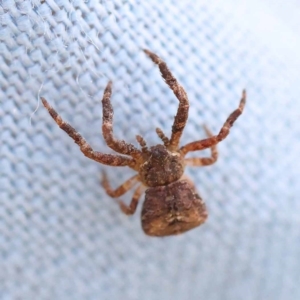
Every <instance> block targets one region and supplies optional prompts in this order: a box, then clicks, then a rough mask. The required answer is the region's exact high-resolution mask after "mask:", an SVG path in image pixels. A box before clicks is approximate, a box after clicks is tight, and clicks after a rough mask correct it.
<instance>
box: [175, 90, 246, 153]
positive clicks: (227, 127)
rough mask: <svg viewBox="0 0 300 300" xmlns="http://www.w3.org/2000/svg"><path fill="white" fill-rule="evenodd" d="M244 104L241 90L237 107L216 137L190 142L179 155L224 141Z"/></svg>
mask: <svg viewBox="0 0 300 300" xmlns="http://www.w3.org/2000/svg"><path fill="white" fill-rule="evenodd" d="M245 103H246V91H245V90H243V93H242V98H241V100H240V104H239V107H238V108H237V109H236V110H235V111H233V112H232V113H231V114H230V115H229V117H228V118H227V120H226V121H225V123H224V125H223V126H222V128H221V130H220V132H219V133H218V134H217V135H214V136H212V137H209V138H207V139H204V140H200V141H196V142H192V143H189V144H187V145H185V146H183V147H181V148H180V153H181V154H182V155H183V156H184V155H186V154H187V153H188V152H191V151H197V150H203V149H206V148H210V147H213V146H215V145H216V144H218V143H219V142H221V141H222V140H224V139H225V138H226V137H227V136H228V134H229V130H230V128H231V127H232V125H233V123H234V122H235V121H236V119H237V118H238V117H239V116H240V115H241V114H242V112H243V109H244V106H245Z"/></svg>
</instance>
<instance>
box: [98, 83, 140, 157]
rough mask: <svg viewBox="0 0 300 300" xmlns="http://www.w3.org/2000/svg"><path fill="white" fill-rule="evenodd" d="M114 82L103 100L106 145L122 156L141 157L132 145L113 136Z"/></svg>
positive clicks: (103, 129) (110, 84) (106, 91)
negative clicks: (112, 93) (111, 98)
mask: <svg viewBox="0 0 300 300" xmlns="http://www.w3.org/2000/svg"><path fill="white" fill-rule="evenodd" d="M111 86H112V82H111V81H109V82H108V84H107V86H106V88H105V91H104V94H103V98H102V110H103V117H102V134H103V137H104V139H105V141H106V144H107V146H108V147H110V148H111V149H113V150H115V151H116V152H119V153H121V154H126V155H131V156H139V155H140V151H139V150H138V149H137V148H136V147H134V146H133V145H132V144H129V143H126V142H125V141H123V140H118V139H116V138H115V137H114V135H113V115H114V111H113V108H112V105H111V102H110V97H111V91H112V89H111Z"/></svg>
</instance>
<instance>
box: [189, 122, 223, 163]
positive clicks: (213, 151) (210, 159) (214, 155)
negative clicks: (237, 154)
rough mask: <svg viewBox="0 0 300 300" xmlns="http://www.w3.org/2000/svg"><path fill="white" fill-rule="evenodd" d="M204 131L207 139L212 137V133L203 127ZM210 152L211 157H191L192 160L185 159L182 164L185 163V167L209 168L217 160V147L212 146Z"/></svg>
mask: <svg viewBox="0 0 300 300" xmlns="http://www.w3.org/2000/svg"><path fill="white" fill-rule="evenodd" d="M204 130H205V132H206V135H207V136H208V137H212V136H213V134H212V132H211V131H210V130H209V129H208V128H207V127H206V126H204ZM210 151H211V157H192V158H186V159H185V160H184V162H185V164H186V165H187V166H197V167H199V166H209V165H212V164H213V163H215V162H216V161H217V159H218V150H217V146H216V145H214V146H212V147H210Z"/></svg>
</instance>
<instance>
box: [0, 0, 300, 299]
mask: <svg viewBox="0 0 300 300" xmlns="http://www.w3.org/2000/svg"><path fill="white" fill-rule="evenodd" d="M41 2H43V3H41ZM299 15H300V5H299V2H298V1H296V0H294V1H293V0H292V1H288V3H287V2H286V1H283V0H277V1H271V0H265V1H258V0H254V1H253V0H251V1H250V0H248V1H243V2H239V4H237V2H236V1H233V0H228V1H226V4H225V2H224V1H221V0H219V1H209V2H207V1H202V0H201V1H171V0H165V1H156V0H154V1H140V2H139V1H125V0H123V1H122V0H114V1H99V0H91V1H66V0H59V1H26V0H25V1H20V0H19V1H8V0H7V1H0V87H1V88H0V299H5V300H7V299H51V300H52V299H63V300H67V299H72V300H75V299H101V300H105V299H133V300H134V299H136V300H140V299H144V300H148V299H163V300H168V299H172V300H177V299H181V300H182V299H190V300H198V299H207V300H219V299H222V300H240V299H245V300H256V299H272V300H277V299H278V300H289V299H290V300H295V299H300V285H299V282H300V259H299V253H300V201H299V200H300V199H299V197H300V184H299V179H300V171H299V170H300V160H299V154H300V101H299V95H300V84H299V80H300V79H299V78H300V76H299V70H300V35H299V28H300V21H299ZM142 48H148V49H150V50H152V51H153V52H155V53H157V54H158V55H160V56H161V57H162V58H163V59H164V60H165V61H166V62H167V64H168V66H169V67H170V69H171V70H172V72H173V74H174V75H175V76H176V77H177V78H178V80H179V81H180V82H181V84H182V85H183V86H184V87H185V89H186V91H187V93H188V95H189V99H190V107H191V108H190V117H189V122H188V125H187V127H186V130H185V133H184V136H183V138H182V144H184V143H187V142H190V141H193V140H197V139H200V138H203V137H204V136H205V135H204V131H203V129H202V124H204V123H205V124H206V125H207V126H208V127H209V128H210V129H211V130H212V131H213V132H214V133H217V132H218V130H219V129H220V128H221V126H222V124H223V122H224V121H225V119H226V118H227V116H228V115H229V113H230V112H231V111H233V110H234V109H235V108H236V107H237V106H238V102H239V99H240V96H241V92H242V89H243V88H246V89H247V92H248V99H247V104H246V107H245V111H244V114H243V115H242V116H241V117H240V118H239V119H238V121H237V122H236V124H235V125H234V127H233V128H232V131H231V133H230V135H229V136H228V138H226V140H224V141H223V142H222V143H221V144H220V145H219V146H218V149H219V154H220V155H219V160H218V162H217V163H216V164H215V165H213V166H211V167H207V168H189V169H188V170H187V174H189V176H190V177H191V178H192V179H193V181H194V182H195V184H196V187H197V189H198V191H199V193H200V194H201V195H202V197H203V199H204V200H205V201H206V203H207V206H208V210H209V218H208V221H207V223H206V224H205V225H203V226H202V227H199V228H197V229H195V230H193V231H190V232H188V233H186V234H184V235H182V236H178V237H170V238H163V239H156V238H150V237H147V236H145V235H144V234H143V232H142V229H141V226H140V207H141V206H139V208H138V212H137V213H136V214H135V215H134V216H132V217H127V216H125V215H123V214H121V212H120V210H119V208H118V206H117V204H116V203H115V202H114V201H113V200H112V199H110V198H109V197H108V196H107V195H106V194H105V193H104V191H103V189H102V187H101V186H100V184H99V182H100V174H101V171H102V170H104V169H105V170H106V171H107V173H108V176H109V178H110V181H111V184H112V185H113V186H114V187H117V186H118V185H119V184H121V183H122V182H123V181H124V180H125V179H127V178H128V177H129V176H131V175H132V174H133V172H132V171H130V170H128V169H127V168H115V169H114V168H109V167H105V166H101V165H99V164H97V163H96V162H93V161H91V160H88V159H87V158H85V157H84V156H83V155H82V153H81V152H80V151H79V149H78V147H77V146H76V145H75V144H74V143H73V141H72V140H71V139H70V138H69V137H68V136H67V135H66V134H65V133H64V132H63V131H62V130H60V129H59V128H58V126H57V125H56V124H55V123H54V121H53V120H52V119H51V118H50V116H49V115H48V113H47V112H46V110H45V109H44V108H43V107H42V106H41V103H40V102H39V96H43V97H45V98H46V99H47V100H48V101H49V103H51V105H53V106H54V107H55V108H56V110H57V111H58V112H59V113H60V114H61V115H62V117H63V118H64V119H65V120H67V121H69V122H70V123H71V124H72V125H73V126H74V127H75V128H76V129H77V130H78V131H79V132H80V133H82V135H83V136H84V137H85V138H86V139H87V140H88V142H89V143H90V144H91V145H92V146H93V147H94V148H95V149H97V150H99V151H103V152H108V153H111V151H110V150H109V149H108V147H107V146H105V144H104V140H103V138H102V137H101V118H102V112H101V103H100V100H101V97H102V94H103V90H104V88H105V85H106V83H107V81H108V80H109V79H111V80H113V97H112V104H113V107H114V110H115V114H114V118H115V122H114V125H115V127H114V129H115V134H116V136H117V137H119V138H122V139H125V140H126V141H129V142H133V143H134V142H135V135H136V134H142V135H143V136H144V137H145V138H146V140H147V142H148V144H149V145H151V144H155V143H157V142H159V140H158V138H157V137H156V134H155V128H156V127H161V128H162V129H163V131H164V132H165V133H166V134H168V135H169V134H170V131H171V125H172V120H173V116H174V114H175V112H176V109H177V104H178V102H177V99H176V98H175V97H174V95H173V94H172V92H171V91H170V90H169V89H168V87H167V86H166V84H165V83H164V82H163V80H162V78H161V76H160V74H159V71H158V69H157V67H156V66H154V65H153V63H152V62H151V61H150V60H149V59H148V58H147V57H146V56H145V54H144V53H143V52H142V51H141V49H142ZM208 153H209V152H206V151H204V152H203V153H194V154H193V155H194V156H205V155H208ZM131 195H132V193H130V192H129V193H128V194H126V195H125V196H124V197H122V199H123V200H124V201H127V202H129V201H130V197H131ZM141 201H142V199H141Z"/></svg>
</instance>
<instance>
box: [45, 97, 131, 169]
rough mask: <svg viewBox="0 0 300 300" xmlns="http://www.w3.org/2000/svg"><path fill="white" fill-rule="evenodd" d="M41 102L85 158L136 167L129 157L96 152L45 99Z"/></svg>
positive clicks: (103, 162) (107, 163)
mask: <svg viewBox="0 0 300 300" xmlns="http://www.w3.org/2000/svg"><path fill="white" fill-rule="evenodd" d="M41 100H42V102H43V105H44V106H45V108H46V109H47V110H48V112H49V114H50V115H51V117H52V118H53V119H54V121H55V122H56V123H57V125H58V126H59V127H60V128H61V129H62V130H64V131H65V132H66V133H67V134H68V135H69V136H70V137H71V138H72V139H73V140H74V142H75V143H76V144H77V145H78V146H79V147H80V150H81V152H82V153H83V154H84V155H85V156H87V157H88V158H90V159H93V160H95V161H97V162H99V163H101V164H104V165H109V166H129V167H134V165H135V163H134V160H133V159H131V158H129V157H125V156H121V155H113V154H104V153H101V152H98V151H94V150H93V149H92V147H91V146H90V145H89V144H88V143H87V142H86V140H85V139H84V138H83V137H82V136H81V135H80V134H79V133H78V132H77V131H76V130H75V129H74V128H73V127H72V126H71V125H70V124H68V123H67V122H65V121H64V120H63V119H62V118H61V116H60V115H59V114H58V113H57V112H56V111H55V110H54V109H53V108H52V107H51V106H50V105H49V103H48V102H47V100H46V99H45V98H42V97H41Z"/></svg>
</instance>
